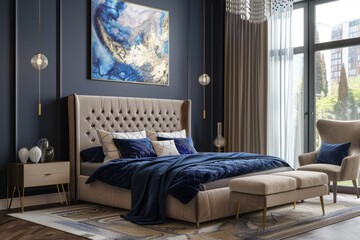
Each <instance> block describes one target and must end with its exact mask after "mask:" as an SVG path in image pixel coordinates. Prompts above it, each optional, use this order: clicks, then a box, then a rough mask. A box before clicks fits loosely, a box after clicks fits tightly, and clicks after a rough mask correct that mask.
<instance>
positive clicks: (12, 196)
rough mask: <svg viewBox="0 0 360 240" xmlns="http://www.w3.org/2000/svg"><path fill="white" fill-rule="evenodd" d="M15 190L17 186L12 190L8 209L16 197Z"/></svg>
mask: <svg viewBox="0 0 360 240" xmlns="http://www.w3.org/2000/svg"><path fill="white" fill-rule="evenodd" d="M15 190H16V187H13V191H12V194H11V199H10V204H9V205H8V210H10V208H11V204H12V201H13V198H14V194H15Z"/></svg>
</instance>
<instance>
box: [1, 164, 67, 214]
mask: <svg viewBox="0 0 360 240" xmlns="http://www.w3.org/2000/svg"><path fill="white" fill-rule="evenodd" d="M64 184H67V185H68V194H69V195H70V193H69V191H70V190H69V189H70V188H69V185H70V162H69V161H62V162H55V161H54V162H46V163H37V164H34V163H26V164H23V163H10V164H9V165H8V185H7V199H9V189H10V188H11V187H12V194H11V200H10V204H8V209H9V210H10V208H11V204H12V200H13V197H14V194H15V191H16V190H17V193H18V195H19V200H20V205H21V212H24V202H23V201H24V200H23V198H24V194H25V188H28V187H40V186H48V185H56V188H57V190H58V193H59V198H60V202H61V203H63V200H62V197H61V195H65V203H66V205H68V200H67V196H66V192H65V189H64Z"/></svg>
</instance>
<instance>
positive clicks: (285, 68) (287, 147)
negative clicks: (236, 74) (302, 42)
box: [267, 0, 298, 167]
mask: <svg viewBox="0 0 360 240" xmlns="http://www.w3.org/2000/svg"><path fill="white" fill-rule="evenodd" d="M292 10H293V0H286V1H284V0H272V1H271V14H270V17H269V19H268V24H269V31H268V43H269V55H268V56H269V65H268V67H269V69H268V121H267V128H268V135H267V153H268V154H269V155H273V156H278V157H281V158H283V159H284V160H285V161H287V162H288V163H289V164H290V165H291V166H293V167H296V164H297V155H298V153H297V150H296V146H295V137H296V136H295V134H296V129H295V126H296V124H295V119H294V118H295V117H294V108H295V105H294V104H295V102H294V96H295V94H294V82H293V73H292V69H293V57H294V56H293V47H292V29H291V25H292Z"/></svg>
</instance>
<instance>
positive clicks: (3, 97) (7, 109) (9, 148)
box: [0, 0, 15, 198]
mask: <svg viewBox="0 0 360 240" xmlns="http://www.w3.org/2000/svg"><path fill="white" fill-rule="evenodd" d="M0 34H1V37H0V109H1V114H0V126H1V132H2V139H1V141H0V198H3V197H4V196H6V194H5V193H6V164H7V162H8V161H13V160H14V158H13V157H14V154H15V146H14V144H15V112H14V111H15V108H14V106H15V92H14V91H15V87H14V86H15V84H14V82H15V81H14V79H15V2H14V1H12V0H6V1H1V8H0Z"/></svg>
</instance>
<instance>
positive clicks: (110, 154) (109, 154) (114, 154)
mask: <svg viewBox="0 0 360 240" xmlns="http://www.w3.org/2000/svg"><path fill="white" fill-rule="evenodd" d="M96 131H97V134H98V136H99V140H100V143H101V145H102V149H103V152H104V155H105V158H104V162H107V161H110V160H113V159H119V158H121V155H120V153H119V150H118V149H117V147H116V146H115V144H114V142H113V138H117V139H143V138H146V132H145V130H142V131H140V132H107V131H103V130H99V129H97V130H96Z"/></svg>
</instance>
